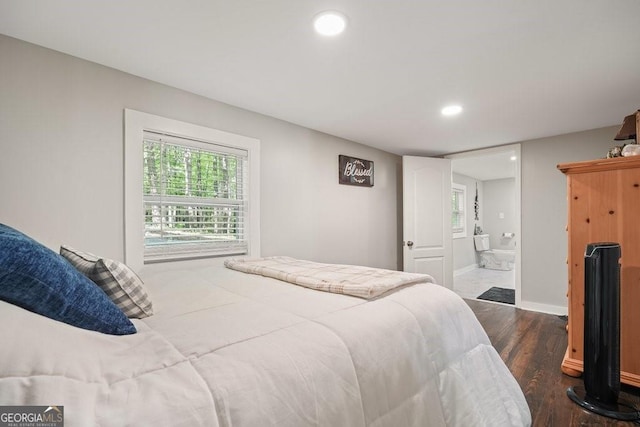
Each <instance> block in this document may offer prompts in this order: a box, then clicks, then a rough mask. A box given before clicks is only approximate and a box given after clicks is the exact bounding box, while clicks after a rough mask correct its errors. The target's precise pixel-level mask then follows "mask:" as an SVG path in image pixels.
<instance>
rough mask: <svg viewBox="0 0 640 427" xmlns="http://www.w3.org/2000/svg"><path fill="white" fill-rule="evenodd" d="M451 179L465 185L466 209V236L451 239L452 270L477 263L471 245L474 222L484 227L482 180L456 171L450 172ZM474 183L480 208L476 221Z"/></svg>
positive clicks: (473, 248) (474, 251)
mask: <svg viewBox="0 0 640 427" xmlns="http://www.w3.org/2000/svg"><path fill="white" fill-rule="evenodd" d="M452 181H453V182H454V183H456V184H462V185H466V186H467V199H466V205H465V206H466V209H467V218H466V219H467V237H464V238H459V239H453V270H454V271H456V270H461V269H464V268H466V267H470V266H473V265H476V264H477V263H478V261H477V256H476V250H475V246H474V245H473V230H474V226H475V225H476V224H478V225H479V226H480V227H483V228H484V226H483V219H484V214H483V213H484V202H483V197H484V196H483V184H482V181H478V180H476V179H475V178H472V177H470V176H466V175H461V174H457V173H454V174H452ZM476 184H478V200H479V208H480V209H479V215H478V218H479V219H478V221H476V220H475V219H474V210H473V204H474V201H475V197H476Z"/></svg>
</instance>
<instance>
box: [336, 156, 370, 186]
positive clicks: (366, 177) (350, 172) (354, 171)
mask: <svg viewBox="0 0 640 427" xmlns="http://www.w3.org/2000/svg"><path fill="white" fill-rule="evenodd" d="M338 182H339V183H340V184H345V185H358V186H361V187H373V162H372V161H371V160H363V159H356V158H355V157H349V156H343V155H342V154H340V155H339V156H338Z"/></svg>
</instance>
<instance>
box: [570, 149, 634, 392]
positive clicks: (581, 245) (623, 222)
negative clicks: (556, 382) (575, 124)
mask: <svg viewBox="0 0 640 427" xmlns="http://www.w3.org/2000/svg"><path fill="white" fill-rule="evenodd" d="M558 169H560V170H561V171H562V172H564V173H565V174H566V175H567V202H568V210H569V212H568V214H569V215H568V224H567V232H568V236H567V237H568V242H569V251H568V258H567V264H568V269H569V284H568V289H569V290H568V293H567V296H568V298H569V322H568V328H567V329H568V334H569V335H568V346H567V352H566V353H565V356H564V360H563V361H562V372H564V373H565V374H568V375H571V376H579V375H580V374H581V373H582V371H583V346H584V338H583V329H584V253H585V249H586V246H587V244H588V243H595V242H616V243H619V244H620V246H621V252H622V256H621V258H620V266H621V269H620V380H621V382H623V383H626V384H630V385H633V386H635V387H640V156H631V157H617V158H613V159H601V160H593V161H585V162H576V163H564V164H560V165H558Z"/></svg>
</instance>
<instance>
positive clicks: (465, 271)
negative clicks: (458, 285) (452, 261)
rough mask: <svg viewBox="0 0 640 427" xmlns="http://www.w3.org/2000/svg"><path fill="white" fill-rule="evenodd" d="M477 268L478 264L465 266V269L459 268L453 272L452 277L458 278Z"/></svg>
mask: <svg viewBox="0 0 640 427" xmlns="http://www.w3.org/2000/svg"><path fill="white" fill-rule="evenodd" d="M476 268H478V264H471V265H467V266H466V267H462V268H459V269H457V270H453V276H454V277H455V276H459V275H461V274H464V273H468V272H469V271H471V270H475V269H476Z"/></svg>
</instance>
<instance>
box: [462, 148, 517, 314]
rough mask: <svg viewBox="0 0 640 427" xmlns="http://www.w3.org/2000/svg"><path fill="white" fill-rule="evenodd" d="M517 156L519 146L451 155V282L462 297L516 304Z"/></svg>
mask: <svg viewBox="0 0 640 427" xmlns="http://www.w3.org/2000/svg"><path fill="white" fill-rule="evenodd" d="M517 160H518V156H517V151H516V150H514V151H511V150H498V151H497V152H489V153H488V154H483V155H482V156H470V157H462V158H454V159H452V172H453V173H452V189H453V192H452V205H453V218H452V224H453V228H454V234H453V269H454V286H453V288H454V291H455V292H457V293H458V294H459V295H461V296H462V297H463V298H470V299H478V297H481V298H480V299H484V300H489V301H494V302H501V303H507V304H515V289H516V253H517V249H518V230H519V221H520V218H519V214H518V211H519V205H518V204H517V200H518V199H519V192H518V191H517V181H519V180H518V179H517V170H518V167H517V166H518V165H517ZM492 292H498V295H497V297H495V296H494V295H492Z"/></svg>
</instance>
